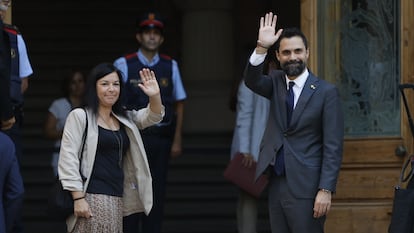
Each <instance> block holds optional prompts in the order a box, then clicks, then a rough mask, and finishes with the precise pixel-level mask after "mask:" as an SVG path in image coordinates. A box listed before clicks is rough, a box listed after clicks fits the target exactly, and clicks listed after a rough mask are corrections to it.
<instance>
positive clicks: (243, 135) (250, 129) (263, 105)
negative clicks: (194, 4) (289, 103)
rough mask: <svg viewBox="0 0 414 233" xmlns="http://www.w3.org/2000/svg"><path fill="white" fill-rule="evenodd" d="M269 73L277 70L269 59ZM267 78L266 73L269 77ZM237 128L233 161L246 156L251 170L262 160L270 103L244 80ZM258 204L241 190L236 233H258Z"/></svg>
mask: <svg viewBox="0 0 414 233" xmlns="http://www.w3.org/2000/svg"><path fill="white" fill-rule="evenodd" d="M265 62H266V67H267V68H265V70H266V71H267V72H271V71H272V70H274V69H277V64H276V61H275V59H273V58H272V57H271V56H267V58H266V61H265ZM266 74H267V73H266ZM235 103H236V107H235V108H233V107H232V106H231V109H235V110H236V126H235V129H234V132H233V140H232V143H231V149H230V159H233V157H234V155H236V154H237V153H241V154H243V155H244V159H243V164H244V165H245V166H246V168H250V167H251V166H253V164H255V163H256V162H257V160H258V157H259V147H260V142H261V140H262V137H263V133H264V129H265V128H266V124H267V118H268V115H269V100H268V99H266V98H264V97H262V96H260V95H257V94H256V93H254V92H252V91H251V90H250V89H249V88H247V87H246V85H245V83H244V80H241V81H240V83H239V86H238V92H237V97H236V101H235ZM258 202H259V200H258V199H257V198H256V197H253V196H252V195H250V194H248V193H247V192H245V191H243V190H242V189H239V197H238V202H237V211H236V217H237V229H238V232H239V233H256V232H257V218H258Z"/></svg>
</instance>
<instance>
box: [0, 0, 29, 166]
mask: <svg viewBox="0 0 414 233" xmlns="http://www.w3.org/2000/svg"><path fill="white" fill-rule="evenodd" d="M10 4H11V1H9V0H0V16H1V18H2V19H3V20H4V18H5V16H6V13H7V10H8V7H9V6H10ZM4 32H5V33H6V34H7V36H8V39H9V42H10V50H11V61H10V65H11V66H10V75H11V76H10V98H11V103H12V108H13V114H14V118H15V124H14V125H13V127H11V128H10V129H8V130H6V131H5V133H6V134H7V135H9V137H10V138H11V139H12V140H13V142H14V144H15V146H16V154H17V159H18V161H19V164H20V163H21V160H22V150H23V149H22V142H21V127H22V125H23V104H24V93H25V91H26V90H27V88H28V86H29V80H28V78H29V76H30V75H31V74H32V73H33V70H32V66H31V64H30V61H29V57H28V54H27V49H26V43H25V42H24V40H23V36H22V35H21V33H20V31H19V30H18V29H17V27H16V26H14V25H10V24H4Z"/></svg>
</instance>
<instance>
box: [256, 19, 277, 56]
mask: <svg viewBox="0 0 414 233" xmlns="http://www.w3.org/2000/svg"><path fill="white" fill-rule="evenodd" d="M276 22H277V15H273V13H272V12H269V13H266V15H265V16H264V17H261V18H260V28H259V36H258V40H257V45H258V46H260V47H263V48H265V49H268V48H270V47H271V46H272V45H273V44H274V43H275V42H276V41H277V39H278V38H279V36H280V34H281V33H282V29H279V30H278V31H277V33H276V34H275V32H276Z"/></svg>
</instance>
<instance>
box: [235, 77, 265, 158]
mask: <svg viewBox="0 0 414 233" xmlns="http://www.w3.org/2000/svg"><path fill="white" fill-rule="evenodd" d="M268 116H269V100H268V99H266V98H264V97H263V96H260V95H257V94H255V93H254V92H252V91H251V90H250V89H249V88H247V87H246V85H245V84H244V81H242V82H241V83H240V85H239V89H238V92H237V116H236V127H235V129H234V133H233V141H232V144H231V150H230V156H231V158H233V157H234V155H235V154H236V153H237V152H241V153H250V154H251V155H252V156H253V158H254V160H255V161H257V159H258V157H259V146H260V142H261V140H262V137H263V133H264V129H265V128H266V122H267V118H268Z"/></svg>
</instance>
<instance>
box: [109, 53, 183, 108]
mask: <svg viewBox="0 0 414 233" xmlns="http://www.w3.org/2000/svg"><path fill="white" fill-rule="evenodd" d="M137 55H138V59H139V61H140V62H141V63H142V64H144V65H145V66H148V67H149V68H151V67H152V66H154V65H156V64H157V63H158V62H159V61H160V56H159V55H158V54H156V55H155V56H154V58H153V59H152V61H148V59H147V58H146V57H145V56H144V55H143V54H142V52H141V50H138V52H137ZM114 66H115V67H117V68H118V69H119V70H120V71H121V73H122V80H123V82H124V83H126V82H127V81H128V65H127V61H126V59H125V57H120V58H118V59H116V60H115V62H114ZM172 80H173V88H174V89H173V98H174V100H175V101H181V100H184V99H186V98H187V94H186V92H185V90H184V86H183V83H182V80H181V75H180V71H179V69H178V65H177V62H176V61H175V60H174V59H172Z"/></svg>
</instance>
